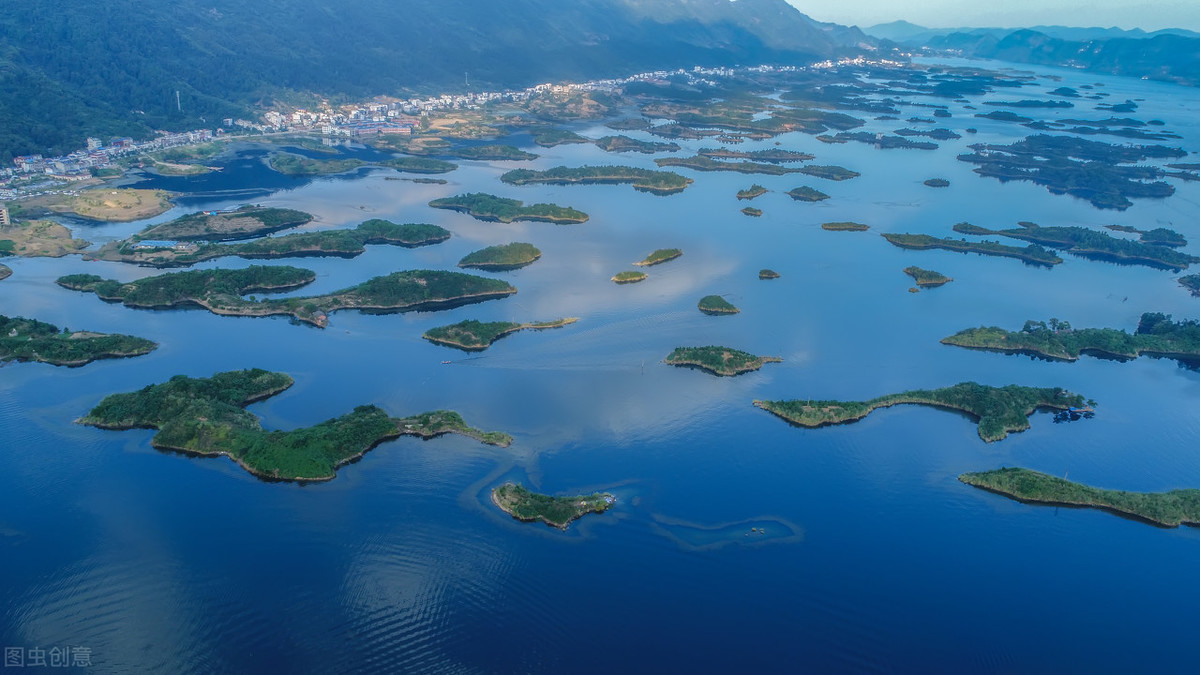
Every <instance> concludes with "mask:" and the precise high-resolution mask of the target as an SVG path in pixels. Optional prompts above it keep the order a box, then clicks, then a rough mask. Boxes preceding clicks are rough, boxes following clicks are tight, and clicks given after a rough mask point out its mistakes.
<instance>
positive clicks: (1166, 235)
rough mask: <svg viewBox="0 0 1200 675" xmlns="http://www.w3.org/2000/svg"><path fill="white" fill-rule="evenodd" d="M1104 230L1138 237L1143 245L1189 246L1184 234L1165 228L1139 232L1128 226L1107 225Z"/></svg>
mask: <svg viewBox="0 0 1200 675" xmlns="http://www.w3.org/2000/svg"><path fill="white" fill-rule="evenodd" d="M1104 229H1106V230H1112V231H1113V232H1126V233H1128V234H1136V235H1138V241H1140V242H1142V243H1143V244H1157V245H1159V246H1170V247H1172V248H1178V247H1180V246H1187V243H1188V242H1187V237H1184V236H1183V235H1182V234H1180V233H1178V232H1176V231H1175V230H1171V229H1168V228H1165V227H1156V228H1154V229H1152V230H1139V229H1138V228H1136V227H1130V226H1128V225H1105V226H1104Z"/></svg>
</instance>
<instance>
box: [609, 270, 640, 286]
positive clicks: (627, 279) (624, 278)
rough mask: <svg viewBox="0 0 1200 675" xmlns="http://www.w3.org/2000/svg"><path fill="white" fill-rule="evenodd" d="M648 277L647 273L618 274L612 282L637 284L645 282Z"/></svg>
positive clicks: (630, 272)
mask: <svg viewBox="0 0 1200 675" xmlns="http://www.w3.org/2000/svg"><path fill="white" fill-rule="evenodd" d="M648 276H649V275H648V274H646V273H645V272H634V271H629V272H617V273H616V274H615V275H613V278H612V279H611V281H614V282H616V283H618V284H636V283H637V282H639V281H645V280H646V278H647V277H648Z"/></svg>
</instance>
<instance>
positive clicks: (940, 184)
mask: <svg viewBox="0 0 1200 675" xmlns="http://www.w3.org/2000/svg"><path fill="white" fill-rule="evenodd" d="M925 184H926V185H928V186H929V187H931V188H944V187H950V181H948V180H946V179H945V178H930V179H928V180H926V181H925Z"/></svg>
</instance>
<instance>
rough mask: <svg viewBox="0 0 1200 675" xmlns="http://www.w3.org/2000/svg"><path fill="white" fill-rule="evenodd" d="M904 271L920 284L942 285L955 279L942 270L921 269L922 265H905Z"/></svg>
mask: <svg viewBox="0 0 1200 675" xmlns="http://www.w3.org/2000/svg"><path fill="white" fill-rule="evenodd" d="M904 273H905V274H907V275H908V276H910V277H912V278H913V281H915V282H917V285H918V286H941V285H942V284H946V283H949V282H951V281H954V279H951V278H950V277H948V276H946V275H944V274H942V273H941V272H934V271H933V270H926V269H921V268H920V267H905V268H904Z"/></svg>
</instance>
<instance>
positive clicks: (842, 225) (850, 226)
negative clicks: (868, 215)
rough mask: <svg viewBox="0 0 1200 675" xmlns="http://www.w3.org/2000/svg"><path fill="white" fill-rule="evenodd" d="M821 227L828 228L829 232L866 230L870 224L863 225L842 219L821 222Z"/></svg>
mask: <svg viewBox="0 0 1200 675" xmlns="http://www.w3.org/2000/svg"><path fill="white" fill-rule="evenodd" d="M821 229H822V230H829V231H830V232H866V231H867V230H869V229H871V226H870V225H864V224H862V223H853V222H847V221H842V222H836V223H821Z"/></svg>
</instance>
